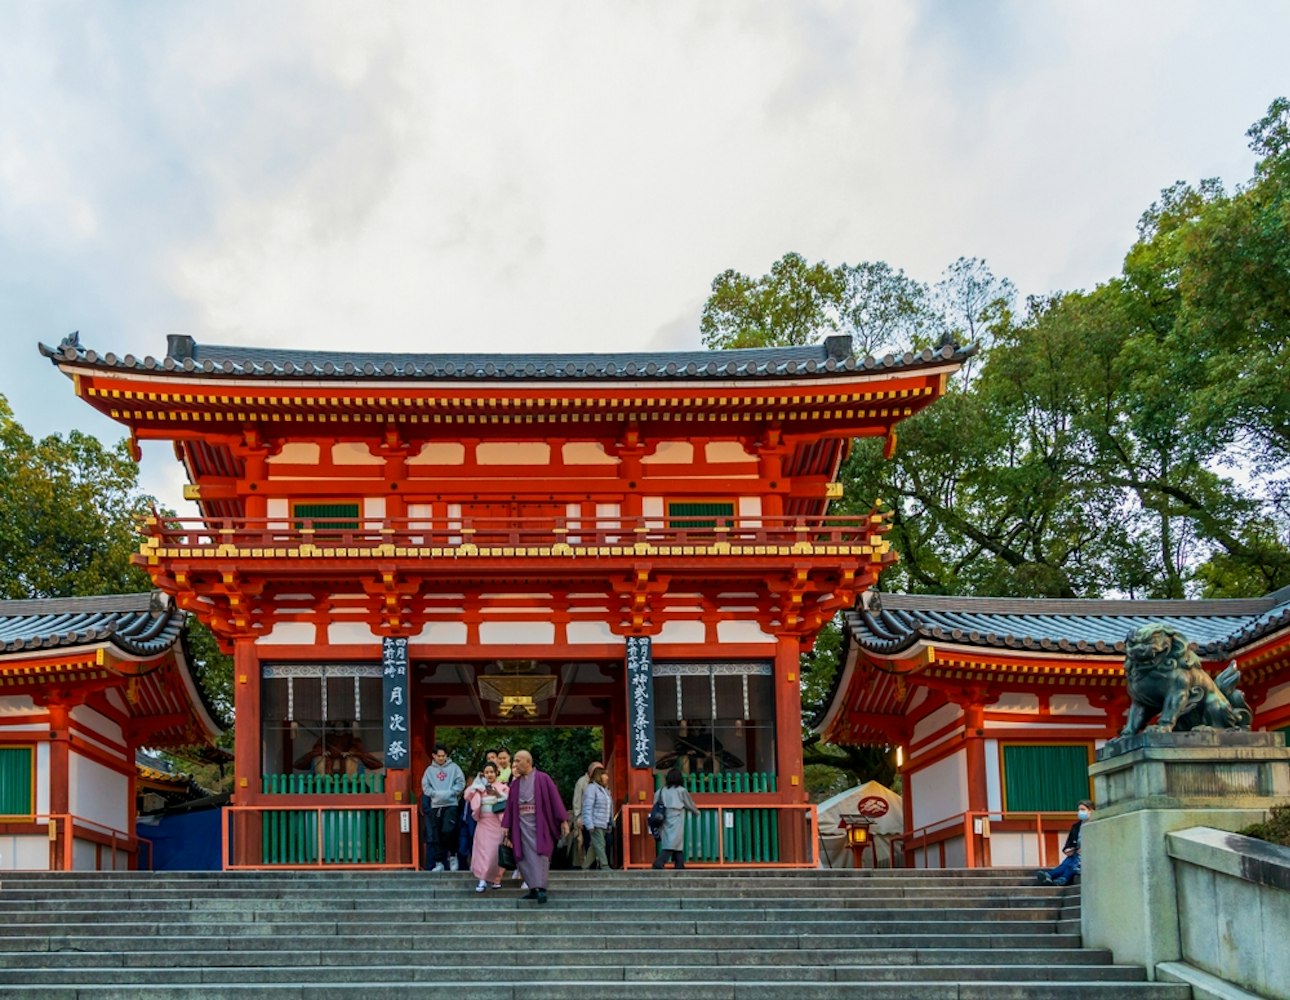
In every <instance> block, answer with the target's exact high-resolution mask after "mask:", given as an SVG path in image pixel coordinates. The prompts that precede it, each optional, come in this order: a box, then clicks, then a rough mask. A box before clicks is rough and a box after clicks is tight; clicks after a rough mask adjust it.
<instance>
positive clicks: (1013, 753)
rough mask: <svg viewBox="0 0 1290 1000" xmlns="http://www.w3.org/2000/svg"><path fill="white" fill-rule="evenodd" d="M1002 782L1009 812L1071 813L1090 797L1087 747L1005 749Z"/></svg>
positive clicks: (1005, 806) (1011, 747) (1008, 747)
mask: <svg viewBox="0 0 1290 1000" xmlns="http://www.w3.org/2000/svg"><path fill="white" fill-rule="evenodd" d="M1003 780H1004V792H1003V807H1004V809H1006V810H1007V811H1008V812H1070V811H1071V810H1073V809H1074V808H1075V804H1076V803H1077V802H1079V800H1080V799H1086V798H1088V796H1089V791H1088V747H1087V746H1084V745H1082V744H1081V745H1076V746H1023V745H1018V746H1004V748H1003Z"/></svg>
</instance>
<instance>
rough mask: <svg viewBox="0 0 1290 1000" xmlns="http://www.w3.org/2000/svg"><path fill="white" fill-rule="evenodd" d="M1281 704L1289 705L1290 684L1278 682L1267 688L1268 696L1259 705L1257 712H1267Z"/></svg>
mask: <svg viewBox="0 0 1290 1000" xmlns="http://www.w3.org/2000/svg"><path fill="white" fill-rule="evenodd" d="M1283 705H1290V684H1278V685H1277V686H1276V687H1272V688H1269V689H1268V696H1267V697H1266V698H1265V699H1264V700H1263V704H1262V705H1260V706H1259V712H1260V713H1262V712H1268V711H1271V710H1272V709H1274V708H1280V707H1281V706H1283Z"/></svg>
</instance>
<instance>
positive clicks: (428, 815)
mask: <svg viewBox="0 0 1290 1000" xmlns="http://www.w3.org/2000/svg"><path fill="white" fill-rule="evenodd" d="M465 787H466V776H465V775H464V774H462V773H461V768H460V767H458V766H457V765H456V763H455V762H454V761H452V760H450V759H449V758H448V748H447V747H446V746H444V745H443V744H442V743H436V744H435V747H434V756H433V758H432V759H431V761H430V766H429V767H427V768H426V769H425V773H424V774H423V775H421V817H422V821H423V824H424V829H425V842H426V855H425V863H426V866H427V867H430V866H431V864H432V863H433V867H431V868H430V870H431V871H436V872H441V871H443V869H444V864H445V863H447V866H448V870H449V871H454V872H455V871H456V870H457V822H458V818H459V817H460V816H461V793H462V790H463V789H464V788H465Z"/></svg>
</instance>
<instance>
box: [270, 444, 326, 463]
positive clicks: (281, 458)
mask: <svg viewBox="0 0 1290 1000" xmlns="http://www.w3.org/2000/svg"><path fill="white" fill-rule="evenodd" d="M321 457H322V449H320V448H319V447H318V445H316V444H314V443H313V442H311V441H292V442H290V443H288V444H284V445H283V446H282V450H281V451H280V452H278V453H277V454H276V455H270V456H269V464H270V465H317V464H318V461H319V459H320V458H321Z"/></svg>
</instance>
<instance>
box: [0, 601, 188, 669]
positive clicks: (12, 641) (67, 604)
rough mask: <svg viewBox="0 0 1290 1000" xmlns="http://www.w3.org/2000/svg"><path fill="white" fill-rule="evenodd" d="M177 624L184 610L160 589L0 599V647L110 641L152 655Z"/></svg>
mask: <svg viewBox="0 0 1290 1000" xmlns="http://www.w3.org/2000/svg"><path fill="white" fill-rule="evenodd" d="M183 626H184V613H183V612H182V611H180V610H179V609H178V608H176V607H175V606H174V605H173V604H172V603H171V601H170V599H169V598H168V597H166V596H165V595H164V594H160V593H148V594H119V595H111V596H107V597H58V598H48V599H43V600H30V601H0V653H14V652H20V651H23V650H33V649H55V648H59V647H66V646H84V645H91V644H96V643H100V642H110V643H112V644H113V645H115V646H117V647H119V648H120V649H122V650H124V651H125V652H127V653H130V654H132V655H135V656H154V655H156V654H157V653H161V652H164V651H165V650H167V649H169V648H170V647H171V646H173V645H174V643H175V642H176V640H177V639H178V638H179V635H180V632H181V631H182V630H183Z"/></svg>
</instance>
